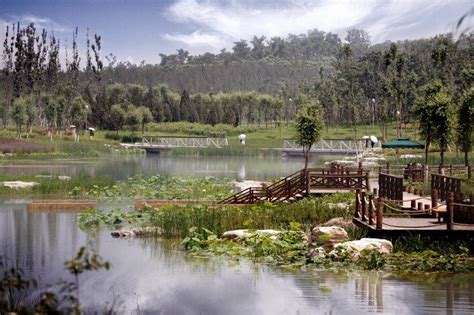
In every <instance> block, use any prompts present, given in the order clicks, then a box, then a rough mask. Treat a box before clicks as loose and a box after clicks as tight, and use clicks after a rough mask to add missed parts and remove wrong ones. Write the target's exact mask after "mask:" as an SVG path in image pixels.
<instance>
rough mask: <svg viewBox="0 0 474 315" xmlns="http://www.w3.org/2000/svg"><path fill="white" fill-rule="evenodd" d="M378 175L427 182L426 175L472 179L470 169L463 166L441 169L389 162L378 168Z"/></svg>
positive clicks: (436, 166)
mask: <svg viewBox="0 0 474 315" xmlns="http://www.w3.org/2000/svg"><path fill="white" fill-rule="evenodd" d="M379 173H385V174H392V175H403V177H404V179H406V180H411V181H412V182H417V181H424V180H427V181H429V178H425V176H427V175H428V174H432V173H433V174H440V175H446V176H451V177H459V178H469V179H470V178H472V167H471V166H465V165H452V164H450V165H445V166H444V167H443V168H441V167H440V166H439V165H420V164H418V163H408V164H406V165H396V164H395V165H394V164H390V163H389V162H387V163H386V165H384V166H379Z"/></svg>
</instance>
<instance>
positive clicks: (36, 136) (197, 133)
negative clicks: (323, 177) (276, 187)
mask: <svg viewBox="0 0 474 315" xmlns="http://www.w3.org/2000/svg"><path fill="white" fill-rule="evenodd" d="M44 133H45V131H44V130H39V129H38V130H34V132H33V133H32V134H31V135H30V139H28V140H27V141H28V142H32V143H36V144H41V145H46V146H50V147H52V149H51V148H50V149H48V150H36V151H33V152H22V151H18V152H16V153H15V156H16V158H35V159H36V158H38V159H40V158H47V157H52V158H56V157H57V158H65V157H97V156H101V155H104V154H111V153H119V154H121V153H129V152H134V153H136V152H137V151H136V150H130V149H129V150H125V149H124V148H122V147H121V146H120V145H119V143H120V142H128V143H130V142H139V141H141V138H142V136H148V137H227V139H228V143H229V145H228V146H225V147H223V148H204V149H190V148H181V149H173V150H170V154H172V155H180V156H182V155H190V156H198V155H199V156H219V155H220V156H274V155H279V154H280V152H279V151H278V150H275V149H279V148H281V147H283V144H284V140H286V139H294V137H295V130H294V126H293V124H292V123H290V124H289V125H286V124H285V123H283V124H277V123H272V124H269V125H268V126H267V127H265V126H264V125H261V126H258V125H243V126H238V127H233V126H231V125H222V124H218V125H215V126H211V125H204V124H198V123H189V122H175V123H159V124H156V123H152V124H148V125H147V126H146V128H145V132H144V133H141V132H139V131H132V130H130V129H123V130H120V131H107V130H98V131H97V132H96V134H95V136H94V139H93V140H90V139H89V138H88V136H87V135H82V136H81V140H80V142H79V143H76V142H74V141H72V137H71V136H66V135H61V136H59V135H55V136H54V137H53V141H52V142H51V141H50V139H49V138H48V137H47V136H46V135H45V134H44ZM241 133H245V134H246V145H245V147H244V146H242V145H241V144H240V141H239V138H238V136H239V134H241ZM363 135H375V136H377V137H378V138H379V139H382V132H381V128H380V126H378V125H357V126H349V125H347V126H346V125H341V126H326V127H325V128H324V129H323V130H322V138H323V139H348V140H354V139H358V138H360V137H362V136H363ZM15 136H16V134H15V131H14V129H13V128H10V129H8V128H6V129H2V130H0V137H8V138H14V137H15ZM403 136H405V137H409V138H410V139H413V140H418V141H421V142H423V141H422V140H420V137H419V132H418V131H417V130H416V129H415V128H412V129H410V130H404V131H403ZM24 138H25V137H23V139H22V140H26V139H24ZM394 138H396V127H395V124H394V123H392V124H389V125H388V127H387V140H390V139H394ZM451 149H452V150H453V152H447V153H446V157H445V158H446V162H445V163H446V164H462V163H463V162H464V161H463V157H462V154H460V153H457V152H456V151H455V147H454V146H451ZM0 151H2V152H3V149H2V146H1V142H0ZM430 151H431V154H430V157H429V164H432V165H436V164H439V153H438V152H437V151H438V148H437V147H436V145H432V147H431V149H430ZM384 153H385V154H386V155H387V157H388V159H389V160H390V161H392V162H394V163H397V164H399V163H398V162H400V161H399V159H398V156H397V152H396V151H395V150H385V152H384ZM399 153H400V154H416V155H420V156H421V157H419V158H415V159H406V160H403V163H405V162H411V161H413V162H422V161H423V157H422V155H423V151H422V150H400V151H399ZM471 162H472V163H474V157H472V155H471Z"/></svg>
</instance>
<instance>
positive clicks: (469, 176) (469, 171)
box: [467, 165, 472, 179]
mask: <svg viewBox="0 0 474 315" xmlns="http://www.w3.org/2000/svg"><path fill="white" fill-rule="evenodd" d="M471 176H472V167H471V165H468V166H467V178H468V179H471Z"/></svg>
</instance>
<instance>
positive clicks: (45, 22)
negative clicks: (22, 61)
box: [0, 14, 73, 33]
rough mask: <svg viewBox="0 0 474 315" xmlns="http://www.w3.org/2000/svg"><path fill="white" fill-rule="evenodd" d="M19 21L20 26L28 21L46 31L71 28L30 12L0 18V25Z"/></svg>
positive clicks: (64, 31)
mask: <svg viewBox="0 0 474 315" xmlns="http://www.w3.org/2000/svg"><path fill="white" fill-rule="evenodd" d="M17 22H20V24H21V25H22V26H26V25H28V24H30V23H34V24H35V27H36V29H43V28H44V29H45V30H46V31H48V32H54V33H67V32H72V31H73V30H72V29H71V28H69V27H67V26H65V25H62V24H60V23H58V22H56V21H53V20H52V19H50V18H47V17H40V16H36V15H32V14H25V15H21V16H12V17H9V18H4V19H0V25H2V24H3V25H8V24H9V25H11V24H13V23H17Z"/></svg>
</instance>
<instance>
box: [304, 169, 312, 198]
mask: <svg viewBox="0 0 474 315" xmlns="http://www.w3.org/2000/svg"><path fill="white" fill-rule="evenodd" d="M305 176H306V196H307V197H309V194H310V193H311V181H310V178H309V172H308V170H306V174H305Z"/></svg>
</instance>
